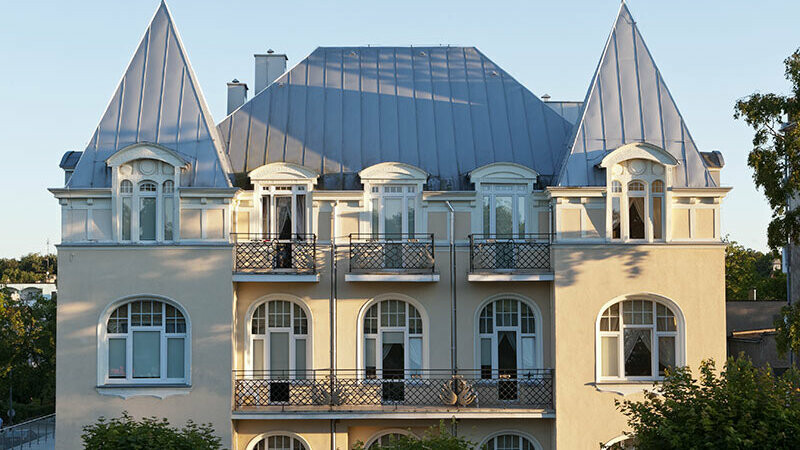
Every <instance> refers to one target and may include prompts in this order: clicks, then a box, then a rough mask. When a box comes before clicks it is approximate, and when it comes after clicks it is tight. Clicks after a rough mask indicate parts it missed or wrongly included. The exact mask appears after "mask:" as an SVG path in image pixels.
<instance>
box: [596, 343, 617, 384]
mask: <svg viewBox="0 0 800 450" xmlns="http://www.w3.org/2000/svg"><path fill="white" fill-rule="evenodd" d="M600 352H601V356H600V358H601V359H600V366H601V369H600V373H601V374H602V376H604V377H618V376H619V367H618V366H619V338H618V337H617V336H603V337H601V338H600Z"/></svg>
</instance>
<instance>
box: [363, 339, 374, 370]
mask: <svg viewBox="0 0 800 450" xmlns="http://www.w3.org/2000/svg"><path fill="white" fill-rule="evenodd" d="M375 367H376V366H375V338H366V339H365V340H364V368H365V369H367V374H369V371H370V370H372V371H373V372H372V373H374V370H375Z"/></svg>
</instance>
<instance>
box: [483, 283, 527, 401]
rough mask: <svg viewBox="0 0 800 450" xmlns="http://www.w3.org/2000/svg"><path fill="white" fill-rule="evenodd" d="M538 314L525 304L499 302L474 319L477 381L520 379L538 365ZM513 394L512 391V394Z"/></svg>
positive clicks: (484, 308)
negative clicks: (477, 368) (476, 333)
mask: <svg viewBox="0 0 800 450" xmlns="http://www.w3.org/2000/svg"><path fill="white" fill-rule="evenodd" d="M538 321H539V320H538V314H537V312H536V311H535V309H534V308H532V307H531V305H529V304H528V303H527V302H524V301H521V300H518V299H515V298H501V299H498V300H494V301H492V302H490V303H488V304H487V305H486V306H484V307H483V309H482V310H481V312H480V316H479V318H478V340H479V342H478V354H479V358H480V363H481V378H484V379H490V378H503V379H506V378H521V377H525V376H527V375H526V373H525V370H526V369H527V370H531V369H536V368H539V367H540V365H541V354H540V353H541V350H540V349H541V343H540V342H538V339H539V334H538V333H539V327H540V324H539V323H538ZM514 392H516V391H514Z"/></svg>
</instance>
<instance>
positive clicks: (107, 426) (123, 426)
mask: <svg viewBox="0 0 800 450" xmlns="http://www.w3.org/2000/svg"><path fill="white" fill-rule="evenodd" d="M81 439H82V440H83V445H84V449H86V450H106V449H115V448H124V449H128V450H149V449H156V448H157V449H164V450H216V449H221V448H222V440H221V439H220V438H219V437H217V436H216V435H215V434H214V429H213V428H212V427H211V424H202V425H197V424H196V423H194V422H192V421H191V420H190V421H188V422H187V423H186V425H184V426H183V427H181V428H175V427H172V426H170V424H169V421H168V420H167V419H157V418H155V417H145V418H142V419H141V420H136V419H134V418H133V417H131V416H130V415H129V414H128V413H127V412H126V411H125V412H123V413H122V417H115V418H112V419H106V418H105V417H100V419H98V420H97V422H96V423H94V424H92V425H87V426H85V427H83V434H81Z"/></svg>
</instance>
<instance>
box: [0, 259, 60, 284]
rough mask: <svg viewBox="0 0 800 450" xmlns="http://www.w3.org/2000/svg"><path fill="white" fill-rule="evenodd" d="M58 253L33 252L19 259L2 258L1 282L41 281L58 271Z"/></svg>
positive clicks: (0, 264)
mask: <svg viewBox="0 0 800 450" xmlns="http://www.w3.org/2000/svg"><path fill="white" fill-rule="evenodd" d="M57 266H58V265H57V264H56V255H45V256H42V255H39V254H36V253H31V254H28V255H25V256H23V257H21V258H19V259H17V258H0V283H41V282H44V281H47V276H48V274H50V275H53V274H55V273H56V271H57V269H58V267H57Z"/></svg>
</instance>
